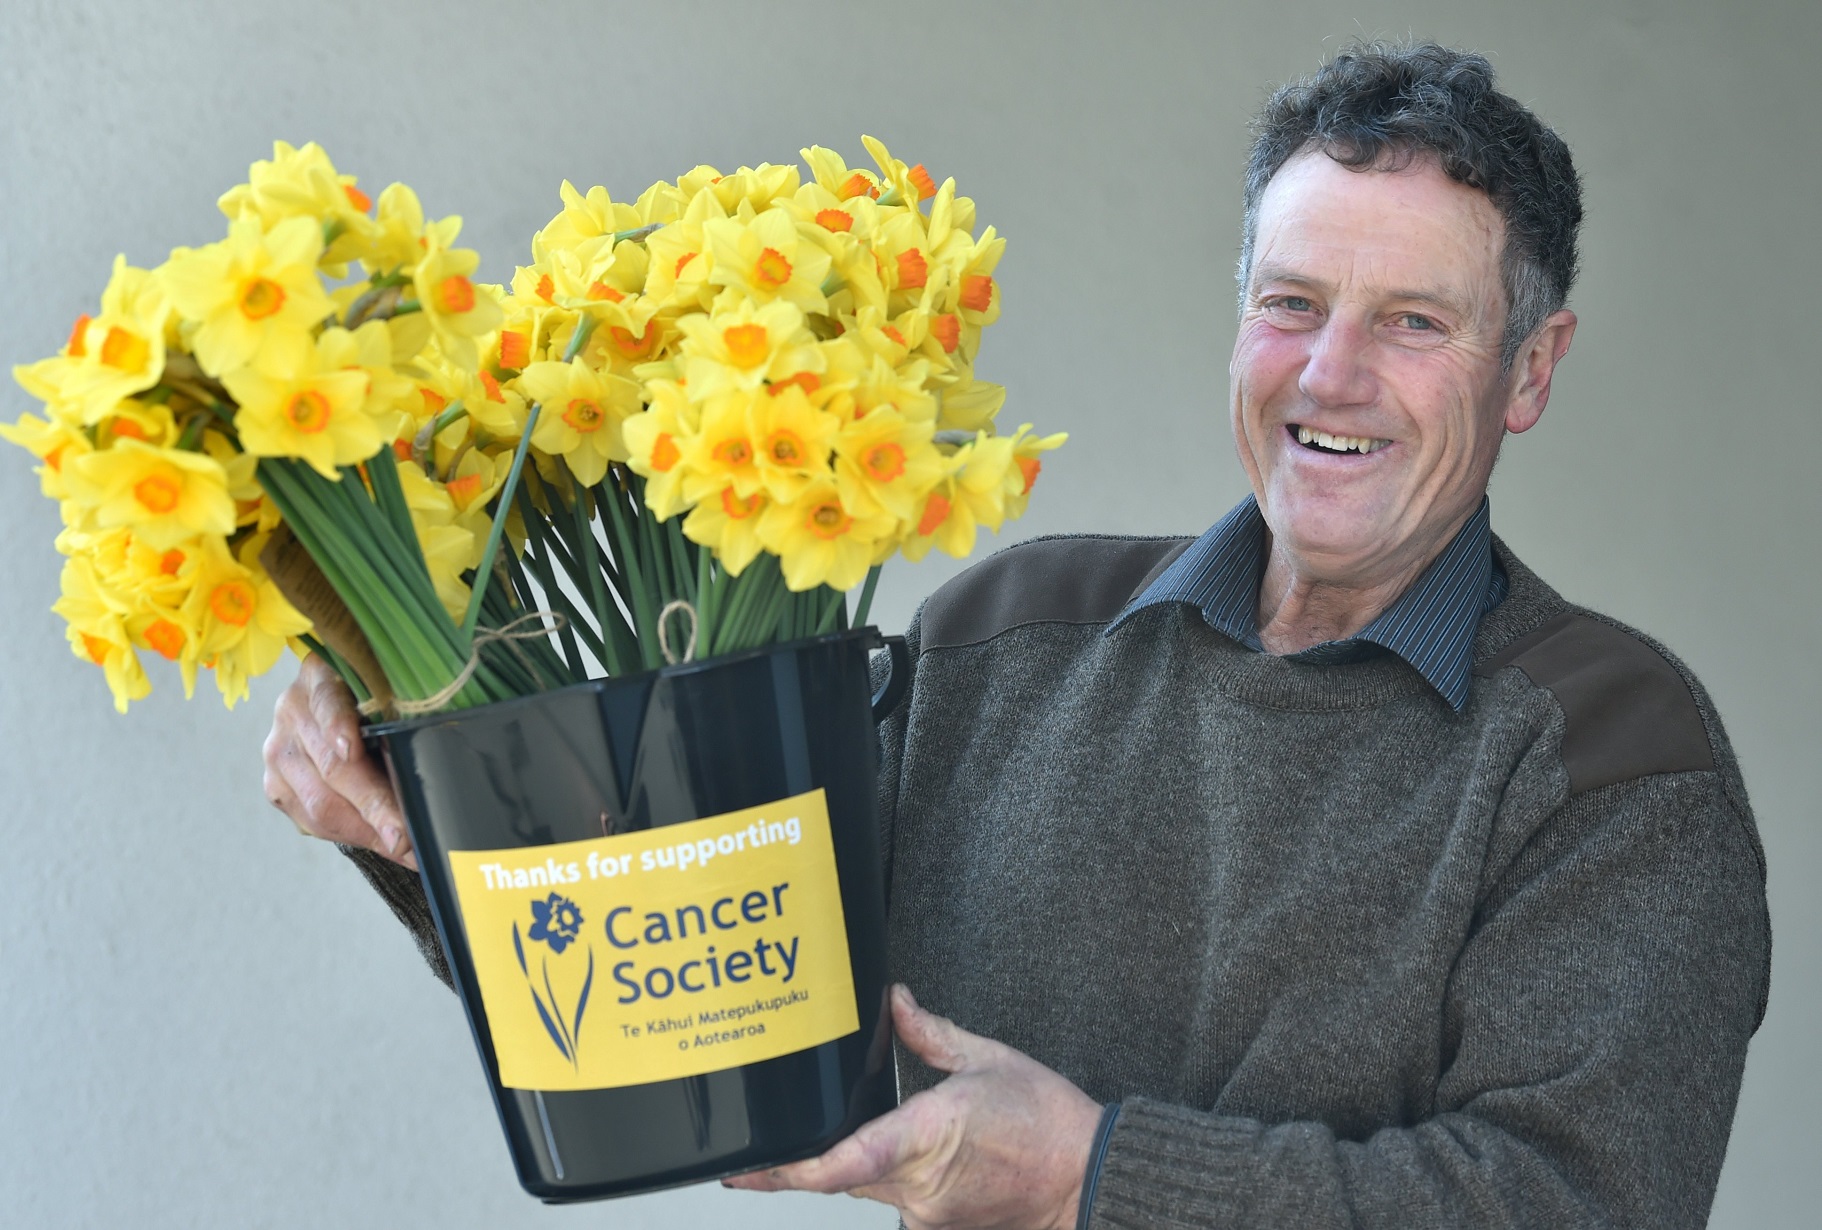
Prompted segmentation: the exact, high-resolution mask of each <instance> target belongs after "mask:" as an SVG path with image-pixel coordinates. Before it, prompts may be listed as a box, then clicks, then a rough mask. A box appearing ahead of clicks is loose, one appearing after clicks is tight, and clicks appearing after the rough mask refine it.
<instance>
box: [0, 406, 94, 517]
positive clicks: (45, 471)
mask: <svg viewBox="0 0 1822 1230" xmlns="http://www.w3.org/2000/svg"><path fill="white" fill-rule="evenodd" d="M0 440H6V441H9V442H11V443H13V444H17V445H18V446H19V447H20V448H22V449H25V450H26V451H27V452H29V453H30V454H31V455H32V456H34V457H36V458H37V459H38V460H39V461H41V462H43V463H44V464H43V465H40V466H39V467H38V486H39V490H41V491H43V492H44V494H45V495H46V496H47V497H49V498H50V499H53V500H63V499H68V498H69V487H68V485H67V484H66V483H65V481H64V475H63V467H64V465H65V464H66V463H68V462H69V461H71V460H73V459H75V458H77V457H80V456H81V455H82V454H84V453H90V452H93V451H94V449H95V446H94V445H93V444H91V443H89V438H88V436H86V435H85V434H83V432H82V429H81V428H79V427H76V426H74V425H73V424H70V423H66V422H64V421H63V420H61V419H58V418H51V419H41V418H39V417H37V416H36V415H32V414H22V415H20V416H19V421H18V422H16V423H12V424H10V425H9V424H6V423H0Z"/></svg>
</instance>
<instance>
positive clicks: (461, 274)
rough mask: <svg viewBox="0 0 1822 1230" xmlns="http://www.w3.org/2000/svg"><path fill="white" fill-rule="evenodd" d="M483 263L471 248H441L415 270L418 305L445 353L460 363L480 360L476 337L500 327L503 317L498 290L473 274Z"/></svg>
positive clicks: (469, 365) (473, 364)
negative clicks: (477, 281)
mask: <svg viewBox="0 0 1822 1230" xmlns="http://www.w3.org/2000/svg"><path fill="white" fill-rule="evenodd" d="M480 263H481V257H480V255H479V254H478V253H476V252H474V251H471V250H470V249H467V248H439V249H433V250H432V251H431V252H430V253H429V254H428V255H427V256H425V257H424V259H423V260H422V261H421V262H419V264H418V266H417V269H416V270H415V271H414V272H413V273H412V284H413V286H414V287H415V288H416V291H417V301H418V306H419V307H420V308H421V309H422V311H423V313H424V316H425V318H426V319H427V320H429V321H430V328H431V331H432V333H434V334H435V336H436V339H437V342H438V344H439V345H440V346H441V347H442V349H443V353H444V354H446V355H448V356H449V359H450V361H451V362H453V363H455V364H456V366H458V367H475V366H476V365H478V364H479V362H480V353H479V351H478V349H477V347H476V345H475V339H477V338H478V337H480V336H481V335H482V334H485V333H490V332H492V331H493V330H495V329H497V328H499V327H500V321H501V319H502V317H503V313H502V312H501V310H500V302H499V299H498V298H497V296H496V292H495V291H493V290H492V289H491V288H489V287H487V286H483V285H481V284H478V283H476V282H474V281H473V280H472V279H471V277H470V275H471V274H473V273H474V271H475V270H476V269H477V268H478V267H479V266H480Z"/></svg>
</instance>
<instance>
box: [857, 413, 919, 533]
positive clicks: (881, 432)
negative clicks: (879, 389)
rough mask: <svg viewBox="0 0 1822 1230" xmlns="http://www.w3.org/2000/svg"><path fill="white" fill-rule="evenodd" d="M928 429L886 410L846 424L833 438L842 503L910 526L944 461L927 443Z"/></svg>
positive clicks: (916, 516)
mask: <svg viewBox="0 0 1822 1230" xmlns="http://www.w3.org/2000/svg"><path fill="white" fill-rule="evenodd" d="M933 430H934V429H933V428H932V425H931V424H930V423H928V422H915V421H913V420H910V419H908V418H906V417H905V416H904V415H903V414H900V413H899V412H898V411H897V410H894V409H892V408H891V407H889V406H879V407H877V408H875V409H873V410H871V411H869V412H868V413H867V415H866V417H865V418H861V419H857V420H854V421H852V422H849V423H847V424H844V425H843V427H842V429H841V431H840V432H839V433H838V434H837V435H836V437H835V480H836V489H837V490H838V491H839V492H840V493H841V502H842V505H843V506H844V507H846V508H851V509H855V510H856V511H860V512H865V513H868V514H877V515H882V516H889V517H892V518H894V519H895V520H897V521H904V522H914V521H916V520H917V519H918V517H919V515H920V513H921V510H922V508H923V503H924V497H925V496H926V495H928V494H929V492H930V489H931V488H932V487H934V486H935V485H936V484H937V482H938V481H939V480H941V479H942V477H943V472H944V469H945V465H944V461H945V459H944V457H943V455H942V454H941V453H939V452H938V451H937V449H936V446H935V445H934V444H932V443H931V436H932V434H933Z"/></svg>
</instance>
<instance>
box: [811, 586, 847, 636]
mask: <svg viewBox="0 0 1822 1230" xmlns="http://www.w3.org/2000/svg"><path fill="white" fill-rule="evenodd" d="M846 597H847V595H846V594H844V593H842V592H841V591H840V590H839V589H830V590H829V597H828V600H827V601H826V602H824V603H823V607H822V618H821V619H819V620H817V621H816V631H815V633H814V634H813V635H816V636H821V635H823V634H824V633H826V632H833V631H835V613H836V611H837V609H838V608H840V606H841V604H842V600H843V599H844V598H846Z"/></svg>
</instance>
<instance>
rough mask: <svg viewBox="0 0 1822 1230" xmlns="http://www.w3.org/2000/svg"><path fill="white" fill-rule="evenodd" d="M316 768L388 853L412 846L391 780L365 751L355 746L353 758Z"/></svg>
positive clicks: (399, 851)
mask: <svg viewBox="0 0 1822 1230" xmlns="http://www.w3.org/2000/svg"><path fill="white" fill-rule="evenodd" d="M319 771H320V772H321V773H322V777H323V781H324V782H325V783H326V784H327V785H328V787H329V789H331V790H333V791H334V792H335V793H336V794H339V795H340V796H341V797H342V798H344V799H346V800H347V801H348V802H349V803H350V804H352V805H353V806H354V809H355V810H356V811H358V812H359V813H360V815H361V819H363V820H365V821H366V822H367V826H368V827H369V828H371V829H372V830H373V831H374V832H375V833H378V834H379V837H380V845H381V847H382V848H383V849H384V850H385V851H386V852H387V853H388V854H394V855H402V854H404V853H405V852H406V851H408V850H409V849H410V848H411V838H410V836H409V835H408V834H407V833H406V831H405V820H404V817H403V816H402V815H401V814H400V812H399V805H398V799H397V798H396V797H394V795H393V793H392V783H391V782H390V781H388V780H387V778H386V775H385V774H384V773H382V772H380V769H379V766H378V765H376V764H374V763H373V761H372V759H371V758H370V757H369V756H368V755H367V753H366V751H365V750H363V749H359V746H358V745H357V750H356V752H355V758H354V759H352V760H342V761H336V762H334V763H333V764H331V765H330V766H329V767H328V768H327V769H324V770H319Z"/></svg>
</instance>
